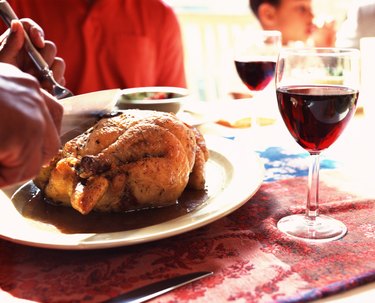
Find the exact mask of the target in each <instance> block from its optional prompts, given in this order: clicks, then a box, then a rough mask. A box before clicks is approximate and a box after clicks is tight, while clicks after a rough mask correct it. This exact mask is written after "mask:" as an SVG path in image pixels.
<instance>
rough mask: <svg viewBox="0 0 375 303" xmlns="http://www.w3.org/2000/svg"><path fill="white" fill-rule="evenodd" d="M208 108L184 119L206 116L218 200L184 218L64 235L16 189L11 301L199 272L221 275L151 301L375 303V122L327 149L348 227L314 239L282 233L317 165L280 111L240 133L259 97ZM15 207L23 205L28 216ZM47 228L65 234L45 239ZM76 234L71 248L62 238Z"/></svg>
mask: <svg viewBox="0 0 375 303" xmlns="http://www.w3.org/2000/svg"><path fill="white" fill-rule="evenodd" d="M198 107H199V111H197V112H196V113H195V114H196V115H195V116H194V110H193V108H194V107H193V106H192V105H190V106H189V110H187V111H186V112H185V113H184V114H185V115H182V117H184V118H186V117H187V116H188V115H190V118H192V117H193V119H194V118H195V119H196V121H195V122H194V124H196V127H197V128H198V129H199V130H200V131H201V133H202V134H203V135H204V136H205V138H207V142H208V148H209V150H210V157H212V159H211V160H210V161H211V162H210V163H208V164H209V167H208V170H209V171H208V173H207V175H206V182H207V186H208V196H209V197H208V198H207V200H204V202H203V203H202V205H199V206H197V207H196V208H193V209H191V210H189V211H187V212H186V213H183V214H181V217H172V218H164V219H163V220H162V221H157V222H153V221H152V220H151V219H149V218H148V217H147V216H145V217H143V219H142V216H139V217H138V218H140V220H144V221H145V222H143V225H141V226H138V227H136V228H134V229H129V230H127V231H126V232H125V231H122V230H115V231H111V230H110V231H100V230H99V231H96V232H95V235H93V233H92V232H91V231H84V232H78V231H75V230H74V229H73V230H65V231H64V230H59V231H55V229H56V226H52V227H51V225H53V224H54V223H53V222H52V221H48V220H47V219H46V218H45V217H43V220H42V219H41V217H40V216H35V217H32V216H31V217H30V216H29V217H27V218H25V217H24V216H26V215H25V213H24V212H23V211H25V209H23V211H21V210H20V209H18V208H17V205H16V204H14V203H15V202H14V201H13V200H12V199H11V197H14V193H15V192H16V193H17V191H15V190H19V188H20V187H19V185H18V186H17V187H13V188H10V189H4V190H3V191H2V196H1V200H2V201H1V204H2V206H0V208H4V207H5V208H7V209H6V210H4V211H1V210H0V220H1V221H2V222H3V223H0V237H1V239H0V302H48V303H54V302H61V303H62V302H87V303H88V302H103V301H105V300H108V299H110V298H113V297H116V296H118V295H120V294H122V293H125V292H128V291H131V290H133V289H136V288H138V287H141V286H144V285H147V284H150V283H153V282H157V281H160V280H163V279H165V278H170V277H174V276H178V275H181V274H187V273H191V272H196V271H212V272H213V274H212V275H211V276H207V277H205V278H202V279H200V280H197V281H194V282H192V283H189V284H187V285H184V286H181V287H179V288H177V289H175V290H173V291H170V292H168V293H165V294H163V295H161V296H158V297H156V298H154V299H152V300H150V302H154V303H156V302H159V303H167V302H168V303H172V302H175V303H177V302H178V303H184V302H185V303H188V302H189V303H198V302H199V303H205V302H207V303H212V302H217V303H219V302H249V303H253V302H254V303H258V302H259V303H262V302H267V303H268V302H278V303H292V302H311V301H314V302H375V157H374V149H373V146H374V145H373V143H372V140H373V137H372V135H371V134H372V130H371V129H372V127H373V124H374V123H375V122H374V121H375V119H374V118H373V117H371V116H369V115H366V112H365V111H363V110H361V111H360V110H358V111H357V114H356V115H355V117H354V118H353V119H352V121H351V122H350V124H349V125H348V127H347V129H346V130H345V131H344V133H343V134H342V136H341V137H340V138H339V139H338V140H337V142H335V143H334V144H333V145H332V146H331V147H330V148H329V149H328V150H326V151H325V152H324V153H323V154H322V157H321V172H320V182H319V184H320V193H319V200H320V211H321V213H323V214H329V215H330V216H333V217H335V218H336V219H339V220H340V221H342V222H344V223H345V225H346V226H347V228H348V232H347V234H346V235H345V236H344V237H343V238H341V239H339V240H335V241H332V242H327V243H314V242H307V241H302V240H296V239H293V238H290V237H288V236H287V235H285V234H283V233H282V232H281V231H279V230H278V228H277V222H278V220H279V219H280V218H281V217H283V216H285V215H286V214H291V213H295V214H296V213H303V211H304V209H305V204H306V202H305V200H306V190H307V173H308V165H309V163H308V156H309V155H308V153H306V152H305V151H304V150H303V149H302V148H301V147H300V146H299V145H298V144H297V143H296V142H295V141H294V139H293V138H292V137H291V135H290V134H289V133H288V131H287V130H286V127H285V126H284V124H283V122H282V121H281V119H280V117H279V116H278V113H277V110H270V111H269V114H270V117H267V119H264V120H263V122H264V121H265V122H264V123H263V125H257V126H254V124H253V125H252V126H250V125H247V126H246V125H245V126H244V125H241V126H240V127H238V125H237V126H236V125H235V124H233V123H232V122H233V121H234V120H236V119H237V120H241V119H245V118H246V115H248V113H249V112H248V111H250V110H251V101H249V100H231V101H226V102H221V103H220V104H219V105H218V104H214V103H213V102H206V103H205V104H204V105H203V106H202V104H199V106H197V107H196V108H198ZM198 114H199V115H198ZM224 120H226V121H228V123H227V124H226V123H223V121H224ZM197 121H198V122H197ZM218 122H219V123H218ZM211 142H213V143H211ZM213 179H215V180H216V181H212V180H213ZM218 180H219V181H218ZM215 182H219V185H217V184H216V183H215ZM212 187H214V189H212ZM210 188H211V189H212V192H210ZM27 190H29V189H28V188H27ZM189 197H191V196H189ZM23 198H24V196H22V195H21V199H23ZM216 204H217V205H216ZM5 205H6V206H5ZM218 205H219V206H218ZM23 207H24V208H28V207H27V203H26V204H23ZM8 208H17V210H16V211H15V212H16V213H17V216H16V218H12V216H13V212H12V211H13V210H9V209H8ZM218 208H219V209H218ZM48 210H49V208H48V209H47V214H44V216H48V214H49V213H48ZM8 211H9V214H10V215H8ZM30 212H31V213H32V212H33V210H30V208H28V212H27V213H28V215H30ZM57 212H59V211H57ZM54 214H55V215H56V212H54ZM108 218H110V216H109V217H108ZM127 218H128V217H127ZM33 220H34V221H35V220H37V221H38V220H39V221H43V222H36V223H35V222H32V223H30V221H33ZM109 220H111V219H109ZM24 221H25V222H24ZM4 222H6V223H4ZM181 224H182V225H184V226H183V227H182V228H181V226H180V225H181ZM40 225H43V226H45V225H47V228H54V230H53V232H49V231H47V232H45V233H42V232H41V234H40V235H39V237H41V238H42V239H40V238H36V237H35V236H34V235H33V233H34V232H35V230H36V229H38V228H41V227H40ZM43 228H44V227H43ZM65 233H69V235H68V236H69V238H68V240H67V242H66V243H65V242H62V241H60V238H64V237H68V236H67V235H66V234H65ZM148 233H153V234H154V236H149V235H148ZM43 235H45V236H43ZM72 239H74V240H72Z"/></svg>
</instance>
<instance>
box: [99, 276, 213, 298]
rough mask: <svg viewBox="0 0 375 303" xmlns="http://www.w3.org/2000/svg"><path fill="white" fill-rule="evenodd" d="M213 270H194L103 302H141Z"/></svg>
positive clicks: (197, 278) (200, 277)
mask: <svg viewBox="0 0 375 303" xmlns="http://www.w3.org/2000/svg"><path fill="white" fill-rule="evenodd" d="M212 274H213V272H211V271H202V272H194V273H190V274H186V275H182V276H177V277H173V278H169V279H166V280H162V281H158V282H155V283H152V284H148V285H146V286H142V287H140V288H137V289H134V290H131V291H129V292H127V293H124V294H122V295H119V296H117V297H115V298H112V299H109V300H107V301H104V302H103V303H141V302H145V301H148V300H151V299H152V298H155V297H157V296H160V295H162V294H165V293H167V292H169V291H171V290H173V289H176V288H177V287H180V286H183V285H185V284H188V283H191V282H193V281H196V280H199V279H202V278H204V277H208V276H210V275H212Z"/></svg>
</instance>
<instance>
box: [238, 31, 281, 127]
mask: <svg viewBox="0 0 375 303" xmlns="http://www.w3.org/2000/svg"><path fill="white" fill-rule="evenodd" d="M280 49H281V33H280V32H279V31H267V30H245V31H244V32H243V33H241V35H239V36H238V37H237V40H236V43H235V48H234V63H235V66H236V70H237V73H238V75H239V77H240V79H241V80H242V82H243V83H244V84H245V85H246V86H247V88H248V89H249V90H250V92H251V93H252V95H253V97H252V99H253V100H252V102H253V103H255V102H257V100H259V99H260V98H259V96H258V93H259V92H260V91H262V90H263V89H264V88H265V87H266V86H267V85H268V84H269V83H270V82H271V81H272V80H273V79H274V75H275V66H276V60H277V56H278V54H279V51H280ZM253 105H254V106H253V110H252V112H251V114H252V122H251V124H252V125H256V118H257V115H256V107H257V106H256V104H253Z"/></svg>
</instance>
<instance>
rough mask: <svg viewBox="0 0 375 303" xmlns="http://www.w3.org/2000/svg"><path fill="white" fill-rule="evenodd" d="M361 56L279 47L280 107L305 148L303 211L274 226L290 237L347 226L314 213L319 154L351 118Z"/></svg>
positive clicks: (335, 233)
mask: <svg viewBox="0 0 375 303" xmlns="http://www.w3.org/2000/svg"><path fill="white" fill-rule="evenodd" d="M359 57H360V55H359V51H358V50H356V49H338V48H310V49H283V50H281V52H280V55H279V57H278V61H277V65H276V75H275V80H276V95H277V102H278V106H279V111H280V113H281V116H282V118H283V120H284V122H285V125H286V127H287V129H288V130H289V132H290V134H291V135H292V136H293V138H294V139H295V140H296V142H297V143H298V144H299V145H300V146H301V147H302V148H304V149H305V150H306V151H308V152H309V154H310V158H311V164H310V167H309V175H308V186H307V204H306V210H305V213H304V214H293V215H289V216H287V217H284V218H282V219H281V220H280V221H279V222H278V224H277V226H278V228H279V230H281V231H283V232H284V233H286V234H288V235H289V236H292V237H295V238H298V239H303V240H308V241H313V242H327V241H331V240H336V239H339V238H341V237H343V236H344V235H345V234H346V232H347V228H346V226H345V225H344V224H343V223H342V222H340V221H338V220H336V219H333V218H331V217H329V216H325V215H322V214H320V213H319V201H318V200H319V199H318V197H319V156H320V154H321V152H322V151H324V150H325V149H327V148H329V147H330V146H331V144H333V143H334V142H335V141H336V140H337V138H338V137H339V136H340V135H341V133H342V132H343V131H344V129H345V127H346V126H347V125H348V123H349V121H350V120H351V119H352V117H353V115H354V113H355V110H356V104H357V99H358V94H359V90H358V89H359V82H360V58H359Z"/></svg>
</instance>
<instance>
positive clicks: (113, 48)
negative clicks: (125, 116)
mask: <svg viewBox="0 0 375 303" xmlns="http://www.w3.org/2000/svg"><path fill="white" fill-rule="evenodd" d="M8 2H9V4H10V5H11V6H12V7H13V9H14V11H15V12H16V14H17V15H18V16H19V17H29V18H31V19H33V20H35V21H36V22H37V23H38V24H39V25H40V26H41V27H42V28H43V29H44V31H45V33H46V36H47V37H48V39H50V40H52V41H54V42H55V44H56V46H57V48H58V50H59V56H60V57H62V58H64V60H65V62H66V72H65V78H66V86H67V87H68V88H69V89H70V90H71V91H72V92H73V93H74V94H81V93H87V92H91V91H97V90H103V89H112V88H129V87H140V86H176V87H186V79H185V70H184V56H183V45H182V37H181V32H180V27H179V23H178V20H177V17H176V15H175V13H174V11H173V10H172V8H171V7H170V6H168V5H167V4H166V3H164V2H163V1H161V0H111V1H108V0H91V1H90V0H60V1H51V0H33V1H30V0H9V1H8Z"/></svg>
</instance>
